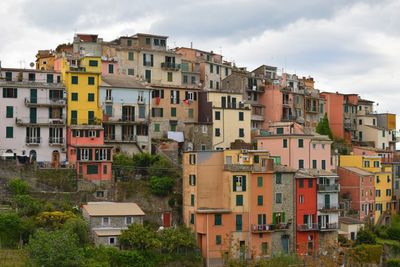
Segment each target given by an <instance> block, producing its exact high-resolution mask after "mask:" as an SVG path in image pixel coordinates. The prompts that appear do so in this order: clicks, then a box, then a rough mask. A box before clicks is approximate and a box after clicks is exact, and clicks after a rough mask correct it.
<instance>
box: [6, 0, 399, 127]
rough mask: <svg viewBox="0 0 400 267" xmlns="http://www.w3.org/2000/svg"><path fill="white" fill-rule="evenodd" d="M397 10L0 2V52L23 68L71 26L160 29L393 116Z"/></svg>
mask: <svg viewBox="0 0 400 267" xmlns="http://www.w3.org/2000/svg"><path fill="white" fill-rule="evenodd" d="M399 10H400V0H379V1H376V0H374V1H372V0H371V1H369V0H364V1H363V0H335V1H327V0H297V1H293V0H291V1H289V0H280V1H276V0H202V1H189V0H169V1H165V0H164V1H163V0H151V1H150V0H149V1H143V0H140V1H138V0H114V1H108V0H83V1H82V0H79V1H78V0H68V1H64V0H1V1H0V20H1V23H0V32H1V40H2V42H0V60H1V62H2V67H26V68H29V63H30V62H34V61H35V54H36V52H37V50H39V49H54V48H55V47H56V46H57V45H58V44H60V43H67V42H72V39H73V36H74V34H75V33H93V34H98V35H99V37H101V38H103V39H104V40H106V41H109V40H113V39H115V38H117V37H119V36H124V35H133V34H135V33H137V32H145V33H152V34H160V35H167V36H169V39H168V44H169V47H170V48H173V47H176V46H186V47H189V46H190V44H191V43H192V44H193V47H194V48H199V49H202V50H207V51H211V50H212V51H214V52H216V53H222V54H223V55H224V57H225V59H226V60H228V61H233V62H235V64H236V65H237V66H240V67H247V69H248V70H253V69H255V68H256V67H258V66H260V65H262V64H266V65H272V66H276V67H278V68H280V69H282V68H283V69H284V70H285V72H288V73H296V74H297V75H299V76H312V77H314V79H315V81H316V87H317V88H318V89H320V90H321V91H332V92H337V91H338V92H343V93H357V94H359V95H361V96H362V97H363V98H366V99H370V100H373V101H375V102H376V103H375V106H374V108H375V109H376V110H377V111H378V112H392V113H396V114H398V113H400V91H399V90H398V87H399V82H398V81H397V80H396V77H400V27H398V26H399V25H400V16H399ZM398 101H399V102H398ZM398 122H399V120H398ZM398 128H400V124H398Z"/></svg>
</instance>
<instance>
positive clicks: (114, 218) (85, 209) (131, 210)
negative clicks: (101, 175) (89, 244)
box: [82, 202, 145, 246]
mask: <svg viewBox="0 0 400 267" xmlns="http://www.w3.org/2000/svg"><path fill="white" fill-rule="evenodd" d="M82 215H83V217H84V218H85V220H86V221H87V222H88V224H89V229H90V232H91V237H92V239H93V242H94V243H95V244H96V245H110V246H118V244H119V243H118V237H119V236H120V235H121V231H123V230H126V229H128V227H129V225H131V224H134V223H139V224H143V217H144V215H145V214H144V212H143V211H142V209H141V208H140V207H139V206H138V205H137V204H136V203H117V202H89V203H87V204H86V205H83V206H82Z"/></svg>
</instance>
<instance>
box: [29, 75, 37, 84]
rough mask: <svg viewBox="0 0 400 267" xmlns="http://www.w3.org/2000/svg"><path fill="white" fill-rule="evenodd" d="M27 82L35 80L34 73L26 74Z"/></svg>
mask: <svg viewBox="0 0 400 267" xmlns="http://www.w3.org/2000/svg"><path fill="white" fill-rule="evenodd" d="M28 80H29V81H31V82H34V81H35V80H36V75H35V73H29V74H28Z"/></svg>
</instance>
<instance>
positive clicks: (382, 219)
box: [339, 155, 393, 224]
mask: <svg viewBox="0 0 400 267" xmlns="http://www.w3.org/2000/svg"><path fill="white" fill-rule="evenodd" d="M339 164H340V167H356V168H359V169H363V170H365V171H368V172H371V173H373V174H374V179H375V208H374V209H373V210H374V212H375V214H374V223H375V224H381V223H383V224H388V223H389V220H390V214H391V212H392V208H393V206H392V191H393V190H392V167H391V165H386V164H382V159H381V157H379V156H360V155H350V156H340V163H339ZM368 193H369V194H370V192H368Z"/></svg>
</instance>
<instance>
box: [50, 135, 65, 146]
mask: <svg viewBox="0 0 400 267" xmlns="http://www.w3.org/2000/svg"><path fill="white" fill-rule="evenodd" d="M49 144H50V145H53V146H57V145H63V144H64V137H49Z"/></svg>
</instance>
